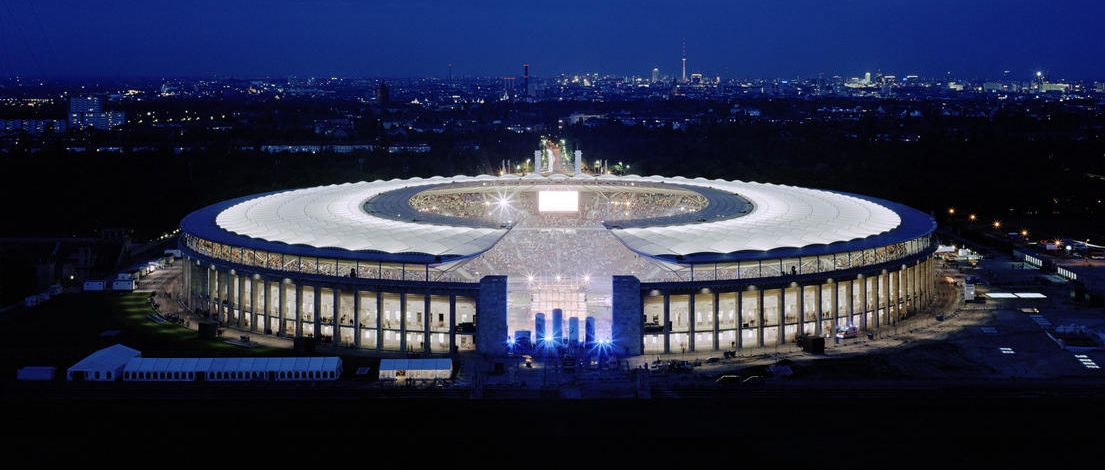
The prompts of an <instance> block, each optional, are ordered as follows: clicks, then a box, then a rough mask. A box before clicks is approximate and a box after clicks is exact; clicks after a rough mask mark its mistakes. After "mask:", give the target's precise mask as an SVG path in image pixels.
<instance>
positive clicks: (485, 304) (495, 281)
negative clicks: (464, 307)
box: [476, 276, 507, 356]
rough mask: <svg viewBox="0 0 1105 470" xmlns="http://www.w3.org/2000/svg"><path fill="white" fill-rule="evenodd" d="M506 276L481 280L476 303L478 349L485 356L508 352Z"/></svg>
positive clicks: (488, 277) (485, 277)
mask: <svg viewBox="0 0 1105 470" xmlns="http://www.w3.org/2000/svg"><path fill="white" fill-rule="evenodd" d="M506 302H507V289H506V276H484V277H483V279H480V294H479V300H478V301H477V303H476V349H477V350H479V351H480V352H482V353H484V354H491V355H495V356H498V355H501V354H504V353H505V352H506V339H507V325H506Z"/></svg>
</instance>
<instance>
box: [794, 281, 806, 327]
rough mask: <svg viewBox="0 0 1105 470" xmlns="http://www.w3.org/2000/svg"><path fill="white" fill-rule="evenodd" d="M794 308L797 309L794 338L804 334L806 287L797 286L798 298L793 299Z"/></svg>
mask: <svg viewBox="0 0 1105 470" xmlns="http://www.w3.org/2000/svg"><path fill="white" fill-rule="evenodd" d="M794 302H795V306H796V307H797V308H798V329H797V330H795V332H794V334H795V337H797V336H799V335H803V334H805V333H806V286H804V285H802V284H799V285H798V296H797V297H796V298H795V299H794Z"/></svg>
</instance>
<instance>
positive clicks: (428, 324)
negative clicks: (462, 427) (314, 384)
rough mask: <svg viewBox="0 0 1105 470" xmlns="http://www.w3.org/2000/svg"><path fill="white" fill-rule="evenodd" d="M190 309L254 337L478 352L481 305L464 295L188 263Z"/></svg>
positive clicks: (421, 350) (185, 282)
mask: <svg viewBox="0 0 1105 470" xmlns="http://www.w3.org/2000/svg"><path fill="white" fill-rule="evenodd" d="M185 266H187V269H185V272H184V274H183V276H182V283H183V288H184V291H185V292H187V293H188V295H187V296H186V297H187V300H186V302H187V303H188V307H189V308H190V309H194V310H198V311H201V312H206V313H208V314H209V315H210V318H212V319H214V320H217V321H219V322H220V323H221V324H222V325H224V326H228V327H231V328H235V329H238V330H241V331H248V332H251V333H260V334H269V335H276V336H284V337H313V338H319V339H320V341H322V342H323V343H335V344H337V345H340V346H344V347H355V348H362V349H372V350H378V351H403V352H411V353H449V352H454V351H466V350H474V349H475V342H474V338H473V334H474V331H475V328H474V321H475V314H476V302H475V299H474V298H473V297H470V296H463V295H455V294H448V295H436V294H427V293H425V292H421V293H420V292H411V291H399V292H391V291H386V290H379V289H348V288H344V289H343V288H340V287H335V286H326V285H315V284H310V283H297V282H295V281H293V280H289V279H281V280H278V279H269V278H264V277H261V276H258V275H250V274H246V273H238V272H236V271H235V270H233V269H219V268H214V267H211V266H209V265H199V264H197V263H196V262H195V261H194V260H186V263H185Z"/></svg>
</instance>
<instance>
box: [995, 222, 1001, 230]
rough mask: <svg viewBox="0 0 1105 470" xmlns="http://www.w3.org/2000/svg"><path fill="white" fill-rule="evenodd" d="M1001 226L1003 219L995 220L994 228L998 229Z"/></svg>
mask: <svg viewBox="0 0 1105 470" xmlns="http://www.w3.org/2000/svg"><path fill="white" fill-rule="evenodd" d="M1000 228H1001V221H1000V220H995V221H994V230H997V229H1000Z"/></svg>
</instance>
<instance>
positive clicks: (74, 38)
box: [0, 0, 1105, 79]
mask: <svg viewBox="0 0 1105 470" xmlns="http://www.w3.org/2000/svg"><path fill="white" fill-rule="evenodd" d="M1103 18H1105V0H1054V1H1052V0H1031V1H1027V0H1000V1H999V0H959V1H952V0H836V1H834V0H820V1H818V0H778V1H777V0H758V1H746V0H731V1H715V0H691V1H686V0H684V1H674V0H665V1H651V0H637V1H602V0H592V1H575V0H561V1H557V2H544V1H530V0H513V1H509V2H500V1H486V0H476V1H469V2H449V1H426V0H408V1H395V0H378V1H353V0H344V1H343V0H218V1H212V0H174V1H165V0H143V1H133V0H65V1H59V0H0V75H13V74H20V75H25V76H116V77H127V76H145V77H149V76H213V75H218V76H226V75H233V76H238V77H253V76H282V75H300V76H309V75H315V76H322V75H341V76H352V75H357V76H388V77H403V76H425V75H436V76H444V75H445V74H446V73H447V70H448V69H447V65H448V64H449V63H452V64H454V73H455V74H456V75H458V76H461V75H517V74H520V73H521V64H522V63H523V62H528V63H529V64H530V66H531V73H532V74H533V75H537V76H542V75H543V76H549V75H553V74H557V73H561V72H609V73H617V74H641V75H647V74H648V71H649V70H650V69H651V68H652V67H654V66H658V67H660V69H661V71H662V72H663V73H665V74H671V73H677V72H678V66H679V43H680V40H681V39H682V38H684V37H685V38H686V40H687V52H688V62H689V67H688V69H689V70H690V71H700V72H705V73H707V74H708V75H714V74H721V75H722V76H725V77H734V76H735V77H750V76H757V77H765V76H770V77H776V76H779V77H793V76H797V75H811V74H816V73H826V74H848V75H859V74H861V73H862V72H864V71H868V70H872V71H873V70H876V69H882V70H884V71H886V72H888V73H898V74H905V73H919V74H922V75H928V76H932V75H938V74H943V73H945V72H949V71H950V72H952V73H953V74H954V75H955V76H957V77H980V76H985V77H994V76H999V75H1000V74H1001V72H1002V71H1003V70H1011V71H1012V72H1013V73H1014V74H1015V75H1016V76H1018V77H1024V78H1027V77H1028V76H1029V75H1030V74H1031V73H1032V71H1034V70H1036V69H1044V70H1047V71H1049V74H1050V75H1051V76H1052V77H1067V78H1076V79H1077V78H1081V79H1095V78H1096V79H1103V78H1105V24H1103V23H1102V21H1103Z"/></svg>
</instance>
